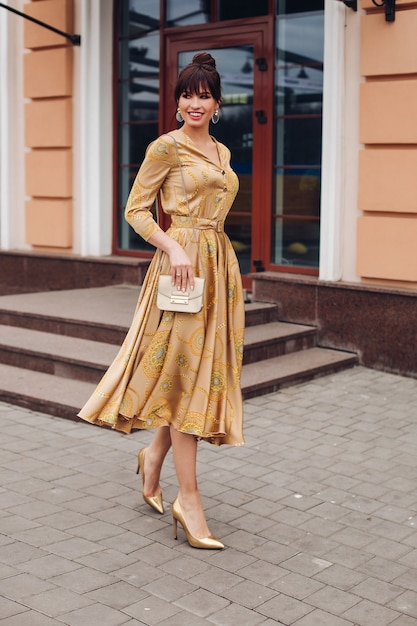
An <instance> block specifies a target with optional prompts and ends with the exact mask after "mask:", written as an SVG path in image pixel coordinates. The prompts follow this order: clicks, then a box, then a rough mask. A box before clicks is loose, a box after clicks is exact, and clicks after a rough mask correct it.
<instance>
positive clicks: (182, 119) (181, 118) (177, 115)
mask: <svg viewBox="0 0 417 626" xmlns="http://www.w3.org/2000/svg"><path fill="white" fill-rule="evenodd" d="M175 118H176V120H177V122H179V123H181V122H183V121H184V118H183V116H182V115H181V111H180V110H179V108H178V109H177V112H176V113H175Z"/></svg>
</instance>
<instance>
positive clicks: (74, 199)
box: [0, 0, 417, 374]
mask: <svg viewBox="0 0 417 626" xmlns="http://www.w3.org/2000/svg"><path fill="white" fill-rule="evenodd" d="M9 4H10V3H9ZM13 6H14V8H16V9H18V10H20V11H22V12H24V13H26V14H27V15H30V16H32V17H34V18H37V19H38V20H41V21H43V22H45V23H47V24H49V25H52V26H54V27H55V28H57V29H59V30H61V31H64V32H66V33H70V34H73V33H78V34H80V36H81V45H80V46H77V45H73V44H72V43H71V41H70V40H69V39H67V38H65V37H63V36H62V35H59V34H57V33H55V32H51V31H50V30H47V29H46V28H43V27H42V26H40V25H37V24H34V23H33V22H30V21H28V20H25V19H23V18H22V17H20V16H18V15H16V14H14V13H12V12H9V11H7V10H6V9H2V8H0V64H1V66H0V67H1V73H0V247H1V250H0V255H1V257H0V258H2V259H3V261H2V264H3V268H7V271H6V270H3V276H2V278H1V281H3V282H7V281H8V280H9V281H10V280H12V278H11V276H13V272H15V271H16V272H19V277H16V276H15V278H14V280H22V281H23V282H26V283H29V282H31V284H32V286H33V288H40V287H41V285H40V284H39V285H38V284H37V283H36V277H35V276H34V272H32V273H31V270H30V268H31V267H32V268H33V267H40V266H39V263H40V261H41V260H43V265H42V268H43V270H42V271H43V272H45V276H46V278H45V279H44V283H45V284H44V287H45V288H56V287H57V286H59V287H61V288H62V287H65V286H68V285H69V286H79V284H80V285H81V286H83V283H82V280H81V279H80V283H79V284H78V283H77V284H75V283H71V282H69V283H68V284H64V283H60V284H59V285H58V283H57V282H54V280H53V279H52V274H53V272H52V273H51V271H48V270H45V269H44V268H45V267H46V268H47V267H49V268H53V267H57V266H56V265H54V263H57V261H58V259H61V260H62V259H64V260H65V263H66V267H72V268H75V267H77V268H78V267H79V264H80V263H83V262H84V263H85V265H84V267H85V268H86V267H87V261H88V262H90V263H93V262H94V260H96V261H97V262H99V261H102V262H103V263H104V264H107V267H109V266H110V265H111V267H112V268H114V267H115V266H119V267H120V266H121V267H127V266H129V265H136V267H140V268H145V267H146V264H147V262H148V261H149V258H150V257H151V255H152V250H151V249H150V247H148V246H147V244H145V242H143V241H141V240H139V239H138V237H137V236H136V235H135V234H134V233H133V231H132V230H131V229H130V227H129V226H128V225H127V224H126V223H125V222H124V220H123V209H124V203H125V202H126V199H127V195H128V193H129V189H130V186H131V184H132V182H133V178H134V176H135V173H136V171H137V169H138V167H139V165H140V162H141V160H142V158H143V155H144V152H145V149H146V146H147V145H148V144H149V142H150V141H152V140H153V139H154V138H155V137H156V136H158V134H160V133H162V132H165V131H168V130H170V129H172V128H176V127H177V122H176V121H175V102H174V101H173V85H174V84H175V79H176V76H177V74H178V71H179V70H180V69H181V67H182V66H183V65H184V64H186V63H187V62H188V61H189V60H190V59H191V57H192V55H193V53H194V52H196V51H199V50H207V51H210V52H212V54H213V55H214V56H215V58H216V60H217V65H218V69H219V71H220V73H221V76H222V83H223V104H222V107H221V119H220V123H219V124H218V125H217V126H216V127H213V129H212V133H213V135H215V136H216V137H217V138H218V139H219V140H220V141H223V142H224V143H226V144H227V145H228V146H229V147H230V149H231V152H232V165H233V167H234V169H235V170H236V172H237V173H238V175H239V179H240V192H239V195H238V197H237V200H236V202H235V205H234V207H233V209H232V211H231V213H230V215H229V219H228V222H227V232H228V234H229V236H230V238H231V240H232V243H233V245H234V248H235V250H236V253H237V255H238V258H239V261H240V265H241V270H242V274H243V280H244V285H245V287H246V288H247V289H248V290H253V293H254V295H255V297H257V298H259V299H271V300H276V301H278V302H279V304H280V306H281V309H282V313H283V315H284V317H285V318H286V319H291V320H292V321H300V322H304V323H315V324H318V325H319V326H320V327H321V328H322V341H323V343H324V344H325V345H326V342H327V343H328V344H329V345H332V346H334V347H343V348H348V349H349V348H351V349H353V350H357V351H359V352H360V353H363V354H367V352H366V350H364V349H363V345H364V337H365V336H369V330H370V326H371V327H372V328H374V327H375V326H378V325H379V327H380V328H386V329H387V330H386V331H385V330H384V333H385V332H388V328H389V324H390V323H392V324H394V325H395V324H396V325H397V326H398V324H399V321H398V320H399V319H401V318H402V317H404V310H405V309H404V307H405V308H406V309H407V311H408V310H409V311H410V313H409V314H407V315H410V314H411V318H413V315H414V319H415V315H416V314H415V313H414V310H415V304H416V300H415V297H416V296H417V246H416V245H415V241H416V239H417V232H416V229H417V187H416V185H415V180H416V175H415V171H416V170H415V167H414V166H415V164H416V161H417V135H416V136H415V135H414V133H415V132H417V131H415V126H416V122H415V116H414V111H415V108H416V104H417V103H416V100H417V80H416V76H417V67H415V66H416V65H417V55H416V53H415V43H414V41H415V36H414V32H415V25H416V23H417V1H416V2H412V1H410V0H396V13H395V21H390V22H389V21H386V19H385V9H384V7H377V6H375V3H374V2H373V0H359V2H358V10H357V11H354V10H352V9H351V8H349V7H347V6H346V5H345V4H344V2H342V1H340V0H258V1H257V2H251V1H248V0H241V1H240V2H234V1H233V0H184V1H183V2H177V1H176V0H32V1H31V2H26V3H25V2H23V1H20V0H16V1H15V2H14V3H13ZM19 263H20V265H19ZM69 271H70V270H69ZM112 271H113V270H112ZM5 273H7V276H5V275H4V274H5ZM76 273H79V274H82V273H83V272H82V271H81V270H77V271H76ZM87 273H88V272H87ZM93 273H94V272H93ZM113 274H114V272H113ZM116 274H117V272H116ZM77 275H78V274H77ZM117 276H119V275H118V274H117ZM48 278H49V281H50V282H49V284H48ZM103 280H104V279H103ZM106 280H107V278H106ZM35 283H36V284H35ZM89 284H94V280H93V279H91V281H90V283H89ZM85 286H87V285H85ZM323 293H326V294H327V295H326V296H324V295H323ZM329 294H331V300H332V302H333V309H334V310H333V312H332V311H331V308H332V307H331V306H330V305H327V308H326V311H327V313H326V315H324V316H323V315H321V314H320V310H321V309H320V306H321V307H322V309H323V306H324V305H323V302H324V301H326V298H330V295H329ZM355 298H357V304H355V307H356V308H355V310H354V313H355V315H356V318H355V319H356V324H357V329H358V330H357V335H355V336H353V334H352V331H349V330H348V328H347V327H346V324H345V323H343V324H342V325H341V321H340V320H341V319H342V318H343V312H345V313H346V311H349V307H350V306H351V303H352V302H354V301H355ZM372 298H373V299H374V300H373V302H374V305H373V306H374V308H373V309H372V310H376V311H378V312H379V313H378V315H377V317H376V318H375V319H373V318H372V314H371V311H369V315H368V318H366V316H365V317H364V315H365V313H361V314H358V311H357V309H361V310H362V312H363V311H365V310H367V309H368V307H367V306H366V305H364V302H365V301H366V302H367V303H369V302H370V299H372ZM364 299H366V300H364ZM355 302H356V301H355ZM404 302H406V304H404ZM407 307H409V309H408V308H407ZM323 310H324V309H323ZM387 310H390V311H393V317H392V318H391V319H390V318H389V317H388V318H386V319H385V318H384V319H383V320H382V322H381V315H382V314H383V313H384V312H385V314H386V311H387ZM394 311H395V317H394ZM401 312H402V313H401ZM369 316H370V317H369ZM394 319H395V322H394ZM378 320H379V321H378ZM409 321H410V318H409V317H407V318H404V321H403V323H402V324H400V326H401V327H402V330H401V332H402V333H403V334H402V337H403V339H402V341H404V346H405V343H406V342H407V345H409V344H410V340H412V339H413V338H412V337H410V335H409V333H408V334H407V336H405V334H404V333H405V331H404V328H405V327H406V326H407V324H408V323H409ZM374 322H375V324H374ZM361 337H362V339H361ZM386 340H387V337H386V336H382V335H381V336H380V337H379V339H378V341H376V342H374V343H375V350H376V352H379V353H380V352H381V346H382V345H384V342H385V343H386ZM414 340H415V335H414ZM397 350H398V341H397ZM392 358H393V357H392V355H388V354H387V356H386V358H385V357H384V358H383V359H382V362H380V360H381V359H380V357H379V356H378V355H375V357H372V358H371V357H369V358H368V360H367V358H365V357H364V363H365V364H367V363H369V364H371V365H373V366H380V367H383V368H384V369H392V371H400V372H401V373H411V374H413V367H414V366H413V365H412V360H413V358H412V356H411V355H410V358H409V360H410V363H408V361H407V364H406V366H405V367H400V366H399V365H394V366H393V367H391V366H390V364H391V363H392V362H393V361H392ZM415 372H416V373H417V365H415Z"/></svg>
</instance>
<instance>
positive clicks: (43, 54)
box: [24, 0, 74, 251]
mask: <svg viewBox="0 0 417 626" xmlns="http://www.w3.org/2000/svg"><path fill="white" fill-rule="evenodd" d="M24 10H25V12H26V13H27V14H29V15H31V16H32V17H35V18H37V19H39V20H42V21H44V22H46V23H47V24H50V25H51V26H54V27H55V28H58V29H60V30H62V31H64V32H68V33H73V32H74V26H73V14H74V8H73V0H34V1H32V2H30V3H29V4H26V5H25V7H24ZM24 46H25V48H26V49H27V52H26V54H25V55H24V96H25V98H27V101H26V104H25V144H26V147H27V148H28V151H27V153H26V159H25V161H26V163H25V165H26V167H25V191H26V195H27V196H29V198H30V199H28V201H27V202H26V241H27V243H28V244H30V245H32V246H33V247H34V248H43V249H58V250H61V251H62V250H65V249H71V247H72V241H73V232H72V230H73V229H72V200H73V172H72V135H73V132H72V115H73V113H72V93H73V48H72V45H71V44H70V43H69V42H67V40H66V39H65V38H64V37H62V36H60V35H57V34H55V33H53V32H52V31H49V30H47V29H45V28H43V27H41V26H38V25H36V24H34V23H33V22H30V21H29V20H25V23H24Z"/></svg>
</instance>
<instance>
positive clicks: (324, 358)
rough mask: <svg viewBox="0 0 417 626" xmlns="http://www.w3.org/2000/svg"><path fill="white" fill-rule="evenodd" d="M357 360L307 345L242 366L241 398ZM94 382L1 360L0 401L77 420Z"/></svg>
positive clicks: (285, 385)
mask: <svg viewBox="0 0 417 626" xmlns="http://www.w3.org/2000/svg"><path fill="white" fill-rule="evenodd" d="M356 363H357V357H356V355H354V354H350V353H344V352H339V351H336V350H327V349H325V348H310V349H309V350H304V351H302V352H295V353H291V354H285V355H282V356H279V357H275V358H272V359H266V360H264V361H260V362H258V363H251V364H249V365H244V366H243V372H242V393H243V397H244V399H248V398H253V397H256V396H259V395H262V394H266V393H272V392H274V391H277V390H279V389H281V388H284V387H288V386H289V385H295V384H298V383H302V382H305V381H307V380H311V379H313V378H315V377H317V376H320V375H324V374H330V373H333V372H337V371H339V370H341V369H344V368H347V367H353V366H354V365H355V364H356ZM94 386H95V385H94V384H92V383H89V382H85V381H79V380H71V379H68V378H63V377H61V376H54V375H52V374H46V373H44V372H37V371H33V370H29V369H23V368H19V367H13V366H11V365H5V364H2V363H0V400H1V401H3V402H9V403H10V404H14V405H17V406H23V407H25V408H29V409H31V410H34V411H41V412H44V413H48V414H49V415H55V416H57V417H65V418H68V419H78V418H77V417H76V415H77V412H78V411H79V409H80V408H81V407H82V406H83V404H84V402H85V401H86V400H87V398H88V397H89V396H90V394H91V393H92V391H93V390H94Z"/></svg>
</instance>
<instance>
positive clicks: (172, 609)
mask: <svg viewBox="0 0 417 626" xmlns="http://www.w3.org/2000/svg"><path fill="white" fill-rule="evenodd" d="M123 612H124V613H125V614H127V615H130V616H131V617H134V618H135V619H138V620H139V621H141V622H143V623H144V624H148V625H150V626H152V625H153V624H159V623H160V622H162V621H163V620H167V619H168V620H170V619H171V618H172V617H173V616H175V615H176V614H177V613H179V612H180V608H179V607H177V606H174V605H173V604H172V603H169V602H165V600H162V599H161V598H156V597H153V596H148V597H147V598H145V599H144V600H140V601H139V602H135V604H132V605H130V606H128V607H126V608H124V609H123Z"/></svg>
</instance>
